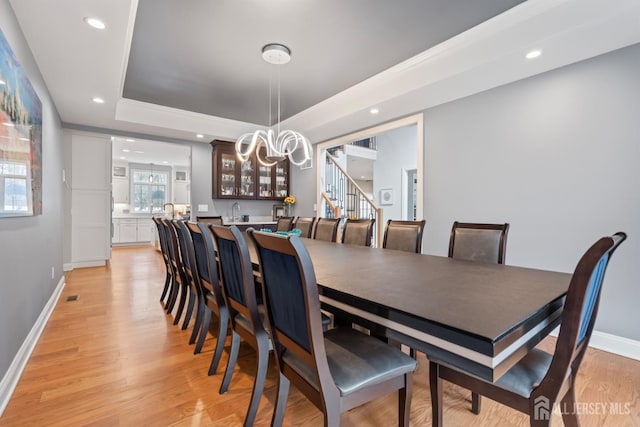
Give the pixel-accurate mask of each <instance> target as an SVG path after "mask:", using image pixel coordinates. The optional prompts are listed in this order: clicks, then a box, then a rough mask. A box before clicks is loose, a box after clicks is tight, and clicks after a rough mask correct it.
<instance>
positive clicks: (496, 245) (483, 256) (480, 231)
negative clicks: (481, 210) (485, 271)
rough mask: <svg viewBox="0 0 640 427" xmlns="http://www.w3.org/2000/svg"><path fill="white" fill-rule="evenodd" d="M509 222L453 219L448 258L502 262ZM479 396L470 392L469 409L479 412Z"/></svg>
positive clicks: (475, 412)
mask: <svg viewBox="0 0 640 427" xmlns="http://www.w3.org/2000/svg"><path fill="white" fill-rule="evenodd" d="M508 232H509V223H504V224H479V223H469V222H458V221H454V223H453V226H452V228H451V236H450V238H449V258H454V259H461V260H465V261H474V262H483V263H489V264H504V259H505V256H506V252H507V233H508ZM480 405H481V397H480V396H479V395H478V394H477V393H475V392H472V393H471V411H472V412H473V413H474V414H479V413H480Z"/></svg>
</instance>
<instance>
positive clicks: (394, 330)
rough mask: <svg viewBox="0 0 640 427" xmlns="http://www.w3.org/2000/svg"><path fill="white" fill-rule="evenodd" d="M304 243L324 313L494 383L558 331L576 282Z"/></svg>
mask: <svg viewBox="0 0 640 427" xmlns="http://www.w3.org/2000/svg"><path fill="white" fill-rule="evenodd" d="M301 240H302V241H303V243H304V245H305V247H306V248H307V250H308V252H309V255H310V256H311V260H312V262H313V267H314V270H315V274H316V278H317V283H318V287H319V293H320V300H321V302H322V307H323V308H324V309H326V310H327V311H330V312H333V313H335V314H336V316H337V317H339V318H341V319H346V320H347V321H353V322H355V323H359V324H362V325H364V326H366V327H368V328H370V329H371V330H372V331H373V332H375V333H376V334H379V335H384V336H386V337H388V338H390V339H392V340H395V341H399V342H400V343H402V344H405V345H408V346H410V347H412V348H414V349H417V350H420V351H422V352H424V353H426V354H427V356H428V357H430V358H435V359H438V360H439V361H440V362H441V363H446V364H448V365H451V366H454V367H456V368H458V369H462V370H464V371H466V372H469V373H471V374H473V375H476V376H477V377H479V378H482V379H484V380H487V381H496V380H497V379H498V378H500V376H501V375H502V374H504V373H505V372H506V371H507V370H508V369H509V368H510V367H512V366H513V365H514V364H515V363H516V362H517V361H518V360H520V359H521V358H522V357H524V355H525V354H526V353H527V352H528V351H529V350H530V349H531V348H533V347H535V346H536V345H537V344H538V343H539V342H540V341H541V340H542V339H543V338H544V337H546V336H547V335H548V334H549V332H550V331H552V330H553V329H554V328H555V327H556V326H558V324H559V323H560V315H561V313H562V306H563V303H564V297H565V295H566V292H567V288H568V286H569V281H570V280H571V275H570V274H567V273H558V272H551V271H544V270H537V269H532V268H523V267H515V266H509V265H495V264H482V263H475V262H469V261H460V260H454V259H451V258H447V257H440V256H433V255H425V254H414V253H409V252H401V251H394V250H388V249H376V248H367V247H361V246H352V245H344V244H340V243H331V242H324V241H318V240H311V239H301ZM249 246H250V249H251V257H252V261H253V262H254V263H257V256H256V254H255V250H254V248H252V245H249Z"/></svg>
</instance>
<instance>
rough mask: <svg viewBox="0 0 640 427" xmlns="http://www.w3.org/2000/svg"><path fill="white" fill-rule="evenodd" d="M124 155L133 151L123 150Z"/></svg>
mask: <svg viewBox="0 0 640 427" xmlns="http://www.w3.org/2000/svg"><path fill="white" fill-rule="evenodd" d="M122 152H123V153H130V152H131V150H122Z"/></svg>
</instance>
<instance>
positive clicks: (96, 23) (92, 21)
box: [84, 17, 107, 30]
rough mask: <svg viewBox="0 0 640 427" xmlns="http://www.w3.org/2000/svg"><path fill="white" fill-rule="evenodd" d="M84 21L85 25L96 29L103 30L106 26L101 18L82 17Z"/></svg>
mask: <svg viewBox="0 0 640 427" xmlns="http://www.w3.org/2000/svg"><path fill="white" fill-rule="evenodd" d="M84 22H86V23H87V25H89V26H91V27H93V28H96V29H98V30H104V29H105V28H107V26H106V25H105V24H104V22H102V21H101V20H99V19H97V18H88V17H87V18H84Z"/></svg>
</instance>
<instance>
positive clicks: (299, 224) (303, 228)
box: [293, 217, 316, 238]
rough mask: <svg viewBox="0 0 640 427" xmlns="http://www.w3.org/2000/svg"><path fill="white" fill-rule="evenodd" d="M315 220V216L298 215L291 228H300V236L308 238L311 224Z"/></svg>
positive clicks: (310, 233) (310, 232) (311, 231)
mask: <svg viewBox="0 0 640 427" xmlns="http://www.w3.org/2000/svg"><path fill="white" fill-rule="evenodd" d="M315 222H316V217H311V218H301V217H298V218H296V220H295V221H294V223H293V228H297V229H299V230H300V232H301V233H300V237H307V238H310V237H311V236H312V234H313V225H314V224H315Z"/></svg>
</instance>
